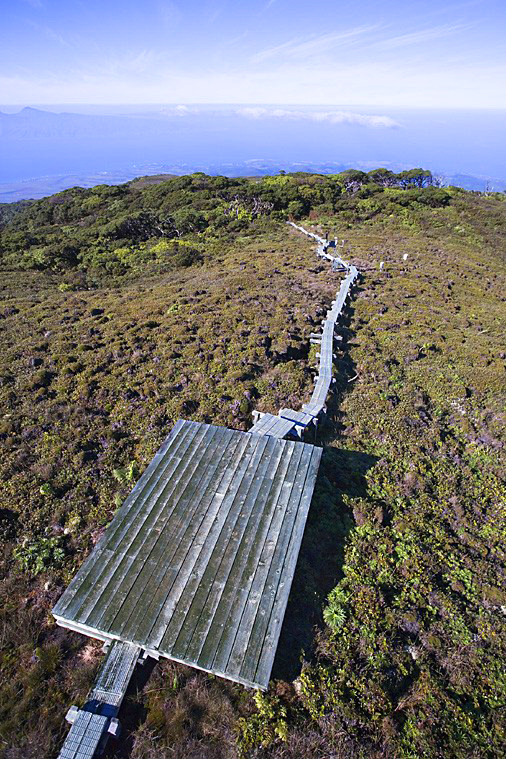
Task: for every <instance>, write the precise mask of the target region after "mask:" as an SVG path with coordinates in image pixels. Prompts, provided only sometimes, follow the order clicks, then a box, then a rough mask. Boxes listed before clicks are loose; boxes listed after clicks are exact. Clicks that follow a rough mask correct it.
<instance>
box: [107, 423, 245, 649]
mask: <svg viewBox="0 0 506 759" xmlns="http://www.w3.org/2000/svg"><path fill="white" fill-rule="evenodd" d="M215 429H216V432H214V433H212V434H211V435H209V434H208V435H206V438H205V440H206V447H205V448H203V449H202V451H201V455H200V456H199V457H198V461H196V462H195V463H196V467H195V469H194V472H193V474H192V476H191V477H190V478H189V479H187V480H185V481H184V482H182V481H180V482H179V487H176V488H175V490H174V492H173V494H172V496H171V498H170V499H167V501H166V503H165V508H164V511H163V512H162V514H161V515H160V516H159V518H158V523H157V529H158V535H157V537H156V540H155V542H154V544H152V545H151V547H148V548H147V549H146V550H145V551H144V552H140V553H139V555H138V557H137V559H136V563H135V565H133V566H132V568H131V572H132V574H134V576H135V579H134V583H133V584H132V586H131V588H130V589H129V590H128V592H127V593H126V594H125V595H124V598H123V601H122V602H121V605H120V607H119V608H118V611H117V613H116V614H115V616H114V618H111V617H109V619H111V621H110V625H109V627H108V629H109V630H110V631H112V630H114V632H115V634H117V635H121V636H122V637H126V638H127V639H128V640H134V639H137V636H136V634H135V632H136V626H137V623H138V621H139V618H142V617H144V616H145V603H140V602H141V601H142V600H143V598H144V596H145V594H146V597H148V598H152V597H153V595H154V594H155V593H156V590H157V589H158V586H159V584H160V582H161V580H162V578H163V576H164V575H165V574H166V568H167V566H170V562H171V559H172V552H171V547H172V549H173V551H175V549H176V547H177V545H178V544H179V541H180V539H181V537H182V535H183V534H184V531H185V529H186V526H187V524H188V521H189V520H191V519H192V517H193V516H194V514H195V511H197V510H198V505H199V491H200V490H201V489H203V488H205V487H206V486H207V483H208V481H209V479H211V478H212V475H213V474H214V472H215V470H216V467H217V466H218V465H219V462H220V454H223V452H224V451H223V447H224V443H225V444H226V442H227V441H228V440H230V439H231V438H232V437H233V433H232V431H231V430H227V429H226V428H224V427H219V428H215ZM225 447H226V445H225ZM192 501H193V504H192V506H193V508H192V511H191V512H190V513H188V506H189V504H190V503H191V502H192ZM114 600H115V601H116V598H115V599H114ZM103 626H104V625H101V627H103Z"/></svg>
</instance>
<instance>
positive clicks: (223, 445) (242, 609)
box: [53, 417, 322, 688]
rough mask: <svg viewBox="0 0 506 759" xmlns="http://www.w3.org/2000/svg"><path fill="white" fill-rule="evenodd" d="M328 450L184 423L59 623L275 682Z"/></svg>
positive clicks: (82, 574)
mask: <svg viewBox="0 0 506 759" xmlns="http://www.w3.org/2000/svg"><path fill="white" fill-rule="evenodd" d="M274 418H275V419H278V418H277V417H274ZM278 421H281V420H279V419H278ZM289 424H290V423H289ZM321 452H322V451H321V449H320V448H316V447H314V446H312V445H308V444H305V443H300V442H292V441H288V440H281V439H278V438H275V437H271V436H268V435H257V434H254V433H251V432H239V431H237V430H230V429H226V428H224V427H217V426H214V425H208V424H201V423H198V422H189V421H181V420H180V421H178V422H177V423H176V425H175V426H174V428H173V430H172V432H171V433H170V435H169V436H168V438H167V439H166V441H165V442H164V444H163V445H162V447H161V448H160V450H159V452H158V453H157V454H156V456H155V458H154V459H153V461H152V462H151V464H150V465H149V466H148V468H147V469H146V471H145V472H144V474H143V476H142V477H141V479H140V480H139V482H138V483H137V485H136V486H135V488H134V489H133V491H132V493H131V494H130V496H129V497H128V498H127V500H126V501H125V503H124V505H123V506H122V507H121V509H120V510H119V511H118V512H117V514H116V516H115V517H114V519H113V521H112V522H111V524H110V525H109V527H108V528H107V530H106V533H105V535H104V536H103V538H102V540H101V541H100V542H99V544H97V546H96V547H95V549H94V550H93V551H92V553H91V555H90V556H89V558H88V559H87V561H86V562H85V563H84V565H83V566H82V567H81V569H80V571H79V572H78V573H77V575H76V576H75V578H74V579H73V581H72V582H71V584H70V585H69V587H68V588H67V590H66V591H65V593H64V594H63V596H62V597H61V598H60V600H59V601H58V603H57V604H56V606H55V608H54V610H53V613H54V615H55V617H56V619H57V621H58V623H59V624H60V625H63V626H65V627H69V628H71V629H73V630H77V631H79V632H82V633H85V634H88V635H91V636H93V637H95V638H102V639H104V640H107V639H118V640H122V641H126V642H128V643H132V644H135V645H138V646H139V647H141V648H142V649H144V650H145V651H146V652H147V654H149V655H151V656H155V657H159V656H163V657H167V658H169V659H173V660H175V661H179V662H182V663H184V664H190V665H191V666H194V667H198V668H199V669H203V670H205V671H207V672H213V673H215V674H218V675H221V676H222V677H226V678H227V679H230V680H235V681H237V682H240V683H243V684H245V685H249V686H253V687H259V688H266V687H267V685H268V683H269V677H270V673H271V668H272V663H273V661H274V655H275V652H276V646H277V641H278V637H279V634H280V631H281V624H282V621H283V616H284V612H285V608H286V604H287V602H288V594H289V590H290V585H291V582H292V578H293V574H294V571H295V564H296V562H297V556H298V553H299V548H300V543H301V540H302V535H303V532H304V526H305V522H306V517H307V512H308V509H309V505H310V502H311V496H312V494H313V489H314V484H315V480H316V475H317V472H318V466H319V463H320V457H321Z"/></svg>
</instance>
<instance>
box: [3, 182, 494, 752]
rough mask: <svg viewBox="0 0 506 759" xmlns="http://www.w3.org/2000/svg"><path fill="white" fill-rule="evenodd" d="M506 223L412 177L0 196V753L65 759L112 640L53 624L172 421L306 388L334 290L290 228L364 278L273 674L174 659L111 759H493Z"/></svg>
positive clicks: (135, 692)
mask: <svg viewBox="0 0 506 759" xmlns="http://www.w3.org/2000/svg"><path fill="white" fill-rule="evenodd" d="M505 209H506V203H505V197H504V196H503V195H500V194H484V193H468V192H464V191H463V190H459V189H457V188H451V187H450V188H439V187H434V186H432V185H431V178H430V176H429V175H428V174H427V172H422V171H421V170H414V171H413V172H404V173H403V174H402V175H397V176H394V175H391V173H390V172H385V171H384V170H378V171H377V172H370V173H369V174H368V175H366V174H363V173H362V172H345V173H344V174H342V175H336V176H318V175H306V174H294V175H293V174H292V175H285V176H277V177H266V178H263V179H252V180H247V179H238V180H235V179H234V180H230V179H227V178H225V177H206V176H205V175H201V174H198V175H193V176H191V177H181V178H175V179H169V180H167V181H162V182H159V183H158V184H155V183H151V182H150V181H149V179H147V180H138V181H136V182H133V183H130V184H128V185H125V186H121V187H105V186H102V187H96V188H93V189H91V190H80V189H73V190H68V191H66V192H64V193H60V194H59V195H56V196H53V197H51V198H46V199H43V200H40V201H35V202H23V203H20V204H10V205H3V206H0V225H1V227H0V234H1V238H0V254H1V264H0V266H1V281H2V285H1V293H0V296H1V302H0V317H1V322H0V324H1V327H2V329H1V335H0V341H1V343H0V347H1V350H0V397H1V404H2V412H3V418H2V421H1V426H0V437H1V445H2V455H1V458H0V472H1V478H0V509H1V511H0V531H1V533H0V537H1V540H2V553H1V563H2V577H3V580H2V583H1V586H0V620H1V627H0V632H1V638H0V646H1V659H0V674H1V685H0V756H5V757H6V759H7V758H8V759H18V758H19V759H21V758H23V759H25V758H27V757H28V758H30V757H48V758H49V757H54V756H56V755H57V753H58V748H59V746H60V745H61V742H62V737H63V732H64V731H65V727H64V724H63V721H62V717H63V715H64V714H65V711H66V708H67V707H68V704H69V703H81V701H80V699H82V698H84V696H85V694H86V692H87V690H88V689H89V686H90V684H91V682H92V680H93V677H94V673H95V671H96V667H97V665H98V662H99V661H100V658H101V652H100V645H99V644H97V643H95V642H93V641H90V640H86V639H84V638H82V637H81V636H78V635H74V634H72V633H70V632H68V631H65V630H62V629H59V628H57V627H56V626H55V625H54V622H53V620H52V618H51V615H50V613H49V611H50V608H51V607H52V605H53V603H54V601H55V600H56V598H57V597H58V596H59V595H60V593H61V591H62V589H63V587H64V586H65V585H66V583H67V582H68V580H69V578H70V577H71V576H72V575H73V574H74V572H75V569H76V567H78V566H79V565H80V563H81V562H82V560H83V558H84V556H85V555H86V554H87V553H88V552H89V550H90V549H91V547H92V546H93V544H94V543H95V542H96V540H97V539H98V537H99V536H100V534H101V531H102V530H103V528H104V526H105V525H106V524H107V523H108V522H109V521H110V519H111V517H112V515H113V513H114V511H115V509H116V507H117V505H118V504H119V503H120V502H121V500H122V499H123V497H124V496H125V494H126V493H127V492H128V491H129V489H130V488H131V486H132V483H133V482H134V481H135V479H136V477H137V476H138V473H139V472H140V471H141V470H142V469H143V468H144V467H145V465H146V464H147V462H148V461H149V460H150V459H151V457H152V455H153V453H154V452H155V450H156V449H157V447H158V445H159V444H160V442H161V440H162V439H163V438H164V437H165V435H166V433H167V430H168V429H169V428H170V426H171V425H172V424H173V422H174V421H175V420H176V419H177V418H178V417H180V416H182V417H184V418H189V419H195V420H199V421H212V422H216V423H219V424H225V425H227V426H230V427H235V428H237V429H248V427H250V426H251V410H252V408H253V407H254V408H258V409H260V410H263V411H271V412H274V413H277V410H278V409H279V408H280V407H282V406H290V407H293V408H299V407H300V404H301V402H304V401H306V400H307V399H308V398H309V396H310V394H311V389H312V387H311V384H312V368H313V367H314V366H315V363H316V360H315V353H316V350H317V346H312V347H311V349H309V347H308V346H309V343H308V338H309V334H310V332H312V331H314V329H315V326H316V325H317V324H318V323H319V322H320V321H321V319H322V318H323V315H324V313H325V312H326V310H327V308H328V306H329V304H330V301H331V299H332V297H333V296H334V294H335V291H336V289H337V287H336V284H337V283H338V276H337V275H333V274H332V272H330V271H329V270H328V267H327V265H326V264H323V263H322V264H320V263H319V262H318V261H317V260H315V257H314V251H313V249H312V246H311V244H308V242H307V240H305V239H303V238H301V237H300V235H298V234H297V233H296V232H295V231H294V232H293V233H292V232H290V233H288V237H287V227H286V225H285V224H284V221H285V220H286V219H288V218H290V219H293V220H295V221H297V222H298V221H299V220H300V223H301V224H302V225H303V226H305V227H307V228H311V229H314V230H315V231H319V233H321V234H322V235H323V234H324V233H326V232H329V234H330V236H331V237H332V236H334V234H335V235H338V236H339V237H340V238H342V237H344V238H346V241H347V242H346V247H345V249H344V251H343V256H344V258H346V259H347V260H349V259H350V258H351V259H352V261H353V263H354V264H355V265H356V266H357V268H358V269H360V271H361V272H362V274H363V278H362V280H361V283H360V286H359V288H358V289H357V291H356V295H355V299H354V301H353V303H352V304H351V308H350V309H348V311H347V319H346V321H345V322H344V323H343V325H342V328H341V335H342V336H343V341H342V350H341V351H340V353H339V355H338V358H337V361H336V386H337V394H336V396H335V400H334V401H333V402H332V404H331V405H330V407H329V415H328V421H327V422H326V424H325V425H324V426H323V427H322V428H321V429H320V430H319V433H318V434H319V436H320V438H319V440H320V443H323V444H324V445H325V452H324V458H323V463H322V468H321V473H320V477H319V480H318V484H317V490H316V494H315V498H314V501H313V505H312V508H311V511H310V516H309V520H308V526H307V529H306V532H305V536H304V541H303V546H302V551H301V556H300V561H299V564H298V568H297V573H296V578H295V581H294V585H293V588H292V593H291V597H290V603H289V608H288V610H287V617H286V621H285V625H284V628H283V632H282V637H281V641H280V646H279V650H278V656H277V660H276V663H275V669H274V672H273V676H274V680H273V683H272V685H271V687H270V689H269V692H268V693H267V694H266V695H252V694H251V693H248V692H247V691H245V690H244V689H242V688H240V687H239V686H235V685H233V684H232V683H227V682H223V681H220V680H219V679H216V678H212V677H208V676H206V675H204V674H203V673H199V672H195V671H193V670H190V669H187V668H184V667H181V666H178V665H175V664H172V663H170V662H163V663H159V664H158V665H157V666H156V667H155V668H154V670H153V672H152V673H151V676H150V678H149V679H148V678H147V673H142V672H141V673H140V674H139V675H138V676H137V680H136V681H134V682H133V683H132V687H131V689H130V691H129V693H128V695H127V698H126V701H125V705H124V709H123V714H122V723H123V724H124V726H125V730H124V733H123V737H122V738H121V739H120V741H118V742H115V743H114V742H111V745H110V748H109V749H108V751H109V754H108V755H109V756H111V757H131V758H133V759H141V758H142V759H151V758H153V759H154V757H156V758H157V759H158V758H159V757H171V758H172V757H185V758H186V759H187V758H188V757H199V758H200V757H213V758H214V757H216V758H218V757H220V758H221V757H231V758H232V757H239V756H240V755H243V756H248V757H280V758H281V757H283V759H284V758H285V757H294V758H295V757H329V756H332V757H338V758H339V757H350V756H351V757H366V756H367V757H384V756H395V757H419V756H424V757H445V759H446V757H466V758H467V757H480V758H481V757H499V756H502V754H503V749H504V745H505V741H504V733H503V726H504V720H503V717H504V714H503V711H502V710H503V708H504V694H505V690H506V689H505V678H504V670H503V666H502V662H503V661H504V654H505V649H506V639H505V625H504V621H505V614H506V597H505V595H504V574H503V573H504V553H503V547H504V524H505V520H504V489H503V486H502V483H501V479H502V477H503V475H504V422H505V418H504V378H505V374H504V359H505V352H504V351H505V349H504V344H503V332H504V329H503V317H504V297H505V296H504V280H505V278H504V274H505V263H504V252H505V249H506V245H505V237H506V234H505V230H506V221H505V219H506V214H505ZM381 261H383V262H384V265H383V268H382V269H381V270H380V266H379V265H380V262H381ZM287 314H288V322H287Z"/></svg>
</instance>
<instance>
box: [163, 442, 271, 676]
mask: <svg viewBox="0 0 506 759" xmlns="http://www.w3.org/2000/svg"><path fill="white" fill-rule="evenodd" d="M284 445H285V444H284V443H281V444H280V443H277V442H276V441H275V439H274V438H270V439H269V440H268V441H267V444H266V446H265V449H264V452H263V454H262V458H261V460H260V461H259V463H258V467H257V469H256V472H255V475H254V477H253V478H252V480H251V483H250V487H249V489H248V492H247V493H246V494H245V496H244V499H243V505H242V508H241V511H240V514H239V516H238V519H237V521H236V523H235V525H234V528H233V530H232V531H231V533H230V536H229V539H228V542H227V543H226V545H225V546H224V549H223V551H221V552H220V553H221V555H220V556H219V562H217V566H216V567H215V566H212V562H209V563H208V566H207V569H209V570H210V571H209V573H208V575H207V577H206V574H204V576H203V578H202V582H201V584H200V587H199V589H198V591H197V593H196V594H195V596H194V598H193V600H192V605H194V608H195V617H194V618H192V609H191V608H190V609H189V613H188V617H187V622H186V623H185V625H184V627H183V629H182V630H181V633H180V635H179V638H180V639H181V641H180V640H179V638H178V640H177V641H176V643H175V645H174V653H175V654H176V656H179V655H180V653H179V651H183V652H184V653H183V655H184V657H185V659H187V660H189V661H195V662H196V661H198V660H199V658H200V655H201V652H202V648H203V645H204V642H205V639H206V637H207V635H208V633H209V629H210V627H211V625H212V622H213V620H214V618H215V615H216V613H217V610H218V608H219V604H220V601H221V599H222V597H223V593H224V592H225V588H226V586H227V583H229V586H230V583H231V584H232V586H233V587H234V588H236V587H237V581H238V575H240V573H241V566H242V565H241V560H242V559H243V558H244V556H245V554H246V553H247V549H248V542H249V539H251V540H253V538H254V537H256V532H257V530H258V522H259V521H260V519H261V516H262V512H264V511H265V510H266V508H267V505H266V497H267V495H268V493H269V490H270V488H271V485H272V480H271V478H270V476H267V475H268V474H269V472H270V470H271V469H272V468H273V465H274V462H273V460H274V461H275V460H276V458H277V457H276V453H280V454H281V455H282V453H283V450H284ZM276 466H277V464H276ZM248 531H249V534H248ZM206 572H207V570H206ZM229 581H230V582H229ZM199 596H200V597H199ZM197 614H198V616H197ZM229 622H230V620H229ZM192 628H193V629H192ZM211 663H212V659H211V661H210V662H207V660H204V664H205V665H207V666H210V664H211Z"/></svg>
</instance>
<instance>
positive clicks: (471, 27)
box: [0, 0, 506, 198]
mask: <svg viewBox="0 0 506 759" xmlns="http://www.w3.org/2000/svg"><path fill="white" fill-rule="evenodd" d="M505 26H506V6H504V4H503V3H501V2H499V1H498V0H480V2H478V1H477V0H455V2H452V3H450V4H447V5H444V6H441V4H440V3H438V2H436V0H386V2H384V3H381V4H380V5H378V3H377V0H363V2H361V3H360V4H359V5H357V4H356V3H351V2H343V3H338V4H336V3H335V2H333V0H318V1H317V3H315V4H313V6H311V7H308V6H307V3H305V2H302V0H290V2H288V0H251V2H250V3H248V4H238V3H232V2H231V0H187V2H186V3H184V4H183V3H181V2H179V0H145V2H143V3H142V5H140V4H139V3H136V2H134V0H122V1H121V2H120V0H110V2H108V3H103V2H99V0H89V2H87V3H86V4H84V3H67V2H64V0H12V2H10V3H9V4H8V6H6V8H5V9H4V12H3V16H2V28H1V30H0V38H1V45H0V72H1V73H0V100H1V101H3V102H4V103H6V104H9V105H4V106H0V111H2V113H1V114H0V185H2V186H1V187H0V197H3V198H6V197H12V192H13V191H14V192H15V193H18V194H17V195H16V197H19V193H21V195H23V192H30V191H31V189H27V188H24V189H23V188H21V189H20V188H14V189H13V187H12V183H16V182H17V183H20V182H21V183H23V182H27V181H28V180H30V181H31V180H35V181H36V182H37V183H38V185H37V187H38V189H37V188H35V187H34V188H33V189H34V191H35V192H37V193H38V194H40V193H41V192H48V191H51V190H52V189H54V188H56V187H58V188H60V187H63V186H65V184H66V183H67V184H68V183H72V182H74V181H75V182H83V183H84V184H86V183H87V182H89V181H92V177H94V176H95V175H96V174H101V175H103V176H105V177H108V178H109V179H110V180H111V181H119V179H118V176H117V175H118V174H120V175H121V176H125V177H131V176H132V174H134V173H135V172H136V171H138V173H150V172H151V173H153V172H157V171H174V172H181V171H184V170H186V169H187V170H188V171H191V170H195V169H197V168H198V169H200V170H209V171H212V172H218V173H227V172H228V173H230V172H232V173H233V172H239V171H245V169H244V168H241V167H247V166H248V165H249V164H251V162H252V161H259V162H264V164H265V166H264V167H263V168H262V167H258V171H261V170H264V169H265V167H266V166H267V167H268V166H273V167H279V166H290V165H292V164H296V165H303V166H307V167H308V168H310V169H311V168H312V169H315V170H319V169H320V168H322V167H323V168H322V170H326V169H325V167H326V166H328V167H330V169H332V167H336V166H348V165H359V166H364V167H367V166H371V167H374V166H382V165H385V166H388V167H389V168H393V169H396V170H398V169H399V168H406V167H410V166H420V165H421V166H424V167H426V168H429V169H431V170H432V171H434V172H436V173H440V174H444V175H445V176H454V175H456V174H466V175H467V174H468V175H472V176H478V177H484V178H487V177H491V178H496V179H499V180H503V179H504V180H506V155H505V151H504V146H503V135H504V133H505V132H506V90H505V88H504V87H503V86H501V83H502V82H503V81H506V58H505V49H504V41H503V30H504V28H505ZM13 104H15V105H13ZM25 107H29V108H35V109H38V111H43V112H44V113H42V114H41V113H38V112H35V113H30V112H23V108H25ZM19 111H21V113H19ZM48 113H49V115H48ZM69 175H71V176H69ZM113 175H116V176H113ZM50 176H51V177H58V182H53V183H52V184H51V183H46V184H44V183H41V178H43V177H50ZM65 177H67V179H65ZM9 183H11V184H10V185H9Z"/></svg>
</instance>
